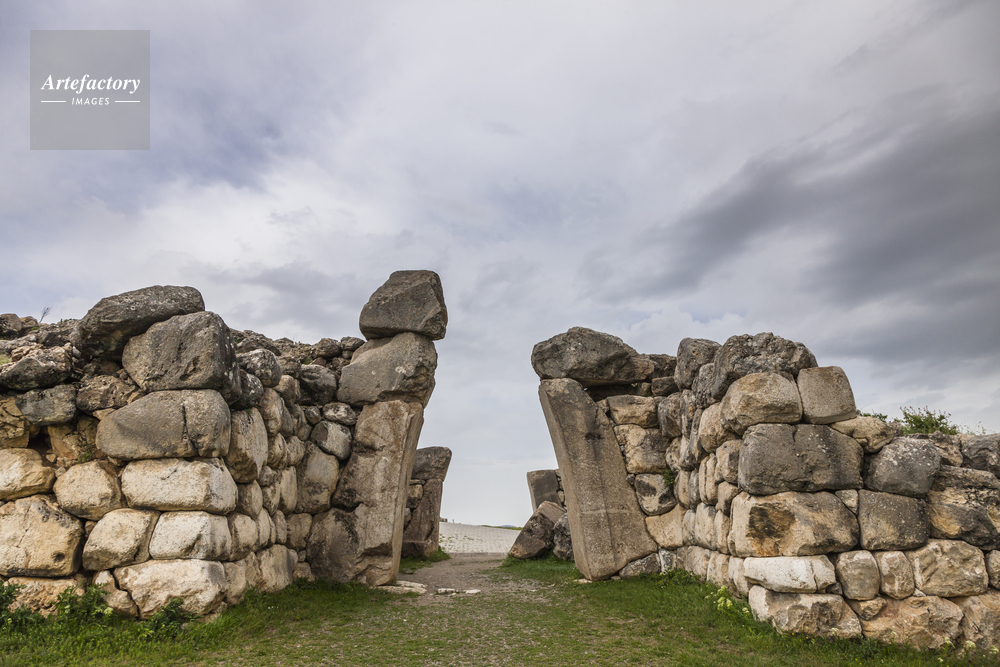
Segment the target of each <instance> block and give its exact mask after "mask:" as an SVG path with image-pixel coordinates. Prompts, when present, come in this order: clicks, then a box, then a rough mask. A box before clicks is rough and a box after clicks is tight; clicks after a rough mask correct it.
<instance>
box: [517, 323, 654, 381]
mask: <svg viewBox="0 0 1000 667" xmlns="http://www.w3.org/2000/svg"><path fill="white" fill-rule="evenodd" d="M531 367H532V368H533V369H534V370H535V373H536V374H538V377H539V378H541V379H542V380H552V379H561V378H568V379H572V380H576V381H577V382H579V383H580V384H581V385H582V386H584V387H593V386H598V385H604V384H631V383H634V382H642V381H643V380H648V379H649V378H650V377H651V376H652V374H653V371H654V370H655V366H654V364H653V362H652V360H651V359H649V358H646V357H643V356H642V355H640V354H638V353H637V352H636V351H635V350H634V349H632V348H631V347H629V346H628V345H626V344H625V343H624V342H623V341H622V339H620V338H618V337H617V336H612V335H611V334H606V333H601V332H598V331H594V330H592V329H585V328H583V327H573V328H572V329H570V330H569V331H567V332H566V333H563V334H559V335H557V336H553V337H552V338H550V339H548V340H546V341H542V342H541V343H538V344H537V345H535V347H534V348H533V349H532V351H531Z"/></svg>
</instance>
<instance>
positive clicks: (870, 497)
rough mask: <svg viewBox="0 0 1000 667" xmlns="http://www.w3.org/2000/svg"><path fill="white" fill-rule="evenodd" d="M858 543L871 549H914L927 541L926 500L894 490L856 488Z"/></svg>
mask: <svg viewBox="0 0 1000 667" xmlns="http://www.w3.org/2000/svg"><path fill="white" fill-rule="evenodd" d="M858 524H859V525H860V527H861V547H862V548H864V549H869V550H872V551H892V550H902V549H915V548H917V547H920V546H923V545H924V544H926V542H927V538H928V535H929V528H930V518H929V515H928V512H927V503H925V502H924V501H923V500H921V499H920V498H910V497H908V496H900V495H896V494H894V493H876V492H874V491H865V490H864V489H862V490H861V491H858Z"/></svg>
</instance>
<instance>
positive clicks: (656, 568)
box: [619, 553, 660, 579]
mask: <svg viewBox="0 0 1000 667" xmlns="http://www.w3.org/2000/svg"><path fill="white" fill-rule="evenodd" d="M659 573H660V554H658V553H651V554H649V555H648V556H646V557H645V558H640V559H639V560H634V561H632V562H631V563H629V564H628V565H626V566H625V567H623V568H622V571H621V572H620V573H619V574H620V575H621V578H622V579H631V578H633V577H641V576H642V575H645V574H659Z"/></svg>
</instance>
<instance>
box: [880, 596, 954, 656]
mask: <svg viewBox="0 0 1000 667" xmlns="http://www.w3.org/2000/svg"><path fill="white" fill-rule="evenodd" d="M961 620H962V609H961V608H960V607H959V606H958V605H956V604H955V603H953V602H950V601H948V600H945V599H942V598H939V597H935V596H927V597H911V598H906V599H905V600H889V601H888V602H887V603H886V605H885V606H884V607H883V608H882V611H881V612H880V613H879V614H878V615H877V616H875V617H874V618H872V619H870V620H862V621H861V628H862V631H863V632H864V635H865V637H869V638H871V639H876V640H878V641H880V642H886V643H899V644H909V645H910V646H913V647H915V648H918V649H937V648H941V647H942V646H943V645H944V644H945V643H946V642H948V643H952V644H954V643H955V641H956V640H957V638H958V634H959V632H961V628H960V625H959V624H960V623H961Z"/></svg>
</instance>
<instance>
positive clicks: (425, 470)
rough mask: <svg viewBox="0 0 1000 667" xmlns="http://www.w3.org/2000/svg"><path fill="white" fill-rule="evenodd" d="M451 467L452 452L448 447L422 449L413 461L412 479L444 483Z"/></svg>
mask: <svg viewBox="0 0 1000 667" xmlns="http://www.w3.org/2000/svg"><path fill="white" fill-rule="evenodd" d="M449 465H451V450H450V449H448V448H447V447H421V448H420V449H418V450H417V455H416V457H415V458H414V459H413V472H412V473H411V474H410V479H419V480H421V481H427V480H431V479H440V480H442V481H444V478H445V476H447V474H448V466H449Z"/></svg>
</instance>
